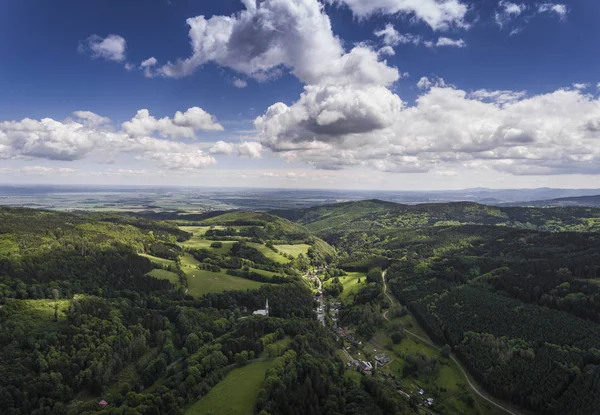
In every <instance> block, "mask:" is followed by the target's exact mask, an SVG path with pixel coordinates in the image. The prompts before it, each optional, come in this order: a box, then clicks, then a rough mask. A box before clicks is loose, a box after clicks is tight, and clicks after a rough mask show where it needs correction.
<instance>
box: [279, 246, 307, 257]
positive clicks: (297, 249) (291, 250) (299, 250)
mask: <svg viewBox="0 0 600 415" xmlns="http://www.w3.org/2000/svg"><path fill="white" fill-rule="evenodd" d="M275 248H277V250H279V251H280V252H283V253H284V254H289V255H292V256H293V257H294V258H296V257H297V256H298V255H299V254H302V255H304V256H306V254H307V253H308V248H310V245H307V244H297V245H275Z"/></svg>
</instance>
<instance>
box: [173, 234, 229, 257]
mask: <svg viewBox="0 0 600 415" xmlns="http://www.w3.org/2000/svg"><path fill="white" fill-rule="evenodd" d="M213 242H221V243H222V244H223V246H222V247H221V248H212V247H211V244H212V243H213ZM235 242H236V241H210V240H208V239H200V238H196V237H193V238H192V239H190V240H189V241H185V242H182V243H181V246H183V247H184V248H193V249H208V250H210V251H214V252H217V253H219V254H226V253H228V252H229V251H231V247H232V246H233V244H234V243H235Z"/></svg>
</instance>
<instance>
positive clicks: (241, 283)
mask: <svg viewBox="0 0 600 415" xmlns="http://www.w3.org/2000/svg"><path fill="white" fill-rule="evenodd" d="M198 264H199V262H198V261H197V260H196V259H195V258H194V257H193V256H191V255H190V254H187V253H186V254H185V255H184V256H183V257H181V269H182V270H183V272H185V275H186V276H187V281H188V289H189V291H188V295H191V296H194V297H199V296H202V295H204V294H207V293H219V292H223V291H236V290H254V289H258V288H260V286H261V285H263V283H261V282H258V281H252V280H248V279H246V278H240V277H234V276H233V275H229V274H226V273H224V272H211V271H204V270H200V269H198V268H197V266H198Z"/></svg>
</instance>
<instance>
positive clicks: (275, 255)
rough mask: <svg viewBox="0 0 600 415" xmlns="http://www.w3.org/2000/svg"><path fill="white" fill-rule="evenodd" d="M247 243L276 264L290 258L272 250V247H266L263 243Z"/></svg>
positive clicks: (285, 261) (283, 262)
mask: <svg viewBox="0 0 600 415" xmlns="http://www.w3.org/2000/svg"><path fill="white" fill-rule="evenodd" d="M247 245H248V246H251V247H252V248H254V249H257V250H259V251H260V252H261V253H262V254H263V255H264V256H266V257H267V258H269V259H271V260H273V261H275V262H277V263H278V264H287V263H288V262H290V260H289V259H288V258H286V257H284V256H283V255H281V254H278V253H277V252H275V251H273V250H272V249H269V248H267V247H266V246H265V245H263V244H257V243H255V242H248V244H247Z"/></svg>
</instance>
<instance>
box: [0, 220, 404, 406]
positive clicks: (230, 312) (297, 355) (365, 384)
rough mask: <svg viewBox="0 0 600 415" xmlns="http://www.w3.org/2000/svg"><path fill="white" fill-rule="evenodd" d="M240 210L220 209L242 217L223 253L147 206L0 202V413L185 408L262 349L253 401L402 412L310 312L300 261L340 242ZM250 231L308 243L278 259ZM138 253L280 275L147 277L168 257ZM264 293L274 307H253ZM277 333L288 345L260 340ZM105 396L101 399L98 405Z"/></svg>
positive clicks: (326, 254)
mask: <svg viewBox="0 0 600 415" xmlns="http://www.w3.org/2000/svg"><path fill="white" fill-rule="evenodd" d="M242 216H243V219H240V218H239V217H235V215H234V217H233V218H227V217H226V218H225V220H224V222H226V224H227V225H231V226H245V227H248V228H244V229H243V230H242V231H241V232H235V233H238V234H240V233H241V234H240V235H237V236H239V237H240V238H241V239H240V241H239V242H235V244H234V245H233V247H232V248H231V251H230V252H229V253H228V254H227V255H225V254H216V253H212V252H211V251H209V250H207V249H187V248H185V249H184V248H181V246H180V245H178V242H183V241H186V240H188V239H189V238H190V237H191V236H192V235H191V234H190V233H187V232H185V231H181V230H180V229H179V228H178V227H177V223H176V222H175V221H172V220H165V219H164V218H156V217H152V216H150V215H149V216H148V217H143V216H141V215H127V214H109V213H61V212H47V211H39V210H30V209H12V208H0V325H1V329H0V408H1V409H2V410H1V412H2V413H3V414H11V415H12V414H64V413H72V414H84V413H96V412H101V413H107V414H109V413H110V414H180V413H183V412H184V411H185V410H186V409H188V408H189V406H190V405H191V404H193V403H194V402H196V401H197V400H198V399H199V398H201V397H202V396H204V395H206V394H207V393H208V392H209V391H210V390H211V388H212V387H213V386H215V385H216V384H217V383H218V382H219V381H220V380H221V379H223V378H224V377H225V376H226V374H227V373H228V372H230V371H231V370H232V369H233V368H235V367H238V366H240V365H244V364H246V363H248V362H252V361H253V360H255V359H261V358H264V357H263V356H264V355H265V350H266V349H268V352H269V353H268V356H269V357H268V358H267V359H269V360H272V368H271V369H270V370H269V371H268V373H267V378H266V379H265V382H264V386H263V388H262V389H261V391H260V393H259V397H258V399H257V402H256V405H255V412H256V413H260V414H261V415H266V414H272V415H275V414H331V415H334V414H336V415H337V414H340V415H341V414H364V413H372V414H384V413H385V414H387V413H409V412H411V409H410V406H409V404H408V403H406V402H405V401H403V400H402V399H400V397H399V396H398V395H397V394H396V393H395V391H393V390H390V389H389V388H388V386H387V385H384V384H381V385H380V384H379V382H378V381H375V380H364V381H361V382H358V383H357V382H356V381H354V380H350V379H348V378H347V377H345V376H344V372H345V366H344V364H343V362H342V361H341V360H340V359H339V358H338V357H337V355H336V354H335V351H336V350H337V347H338V346H337V344H336V341H335V338H334V336H333V335H332V333H331V332H330V331H329V330H326V329H325V328H324V327H323V326H322V325H321V324H319V323H318V322H317V320H316V317H315V314H314V312H313V308H314V300H313V293H312V291H311V290H310V289H309V287H308V286H307V284H306V283H305V282H303V281H302V280H301V279H300V278H298V275H300V273H301V270H300V269H299V268H298V267H305V266H308V265H309V264H310V262H312V263H313V264H315V265H322V264H323V263H325V262H328V261H331V260H332V258H333V255H335V251H333V249H332V248H331V247H330V246H329V245H327V244H326V243H325V242H323V241H321V240H319V239H318V238H315V237H313V236H312V235H311V234H310V233H309V232H308V231H306V230H304V229H302V228H300V227H298V226H297V225H295V224H293V223H291V222H287V221H284V220H281V219H278V218H277V217H274V216H270V215H267V216H265V215H259V216H252V215H242ZM230 219H231V220H230ZM202 220H206V221H207V222H201V223H200V225H206V226H212V223H211V222H210V220H211V218H210V217H208V218H203V219H202ZM221 223H223V222H221ZM185 224H186V225H194V224H196V222H191V223H189V222H186V223H185ZM253 227H254V228H253ZM230 233H231V231H224V232H221V233H219V231H218V230H217V229H215V230H213V231H212V232H211V233H210V234H209V235H207V237H212V238H217V237H219V238H223V237H228V236H234V235H230ZM246 240H247V241H254V242H255V243H263V242H266V243H267V244H268V245H269V246H273V244H274V243H282V242H283V243H291V242H294V241H300V242H308V243H311V244H312V245H311V248H310V249H309V252H308V256H307V258H304V257H302V256H299V257H298V258H297V259H295V260H293V261H289V262H288V263H286V264H281V263H276V262H274V261H272V260H270V259H268V258H266V257H265V255H264V254H262V253H261V252H259V251H258V250H257V249H254V248H252V247H250V246H248V245H246V243H245V241H246ZM217 246H218V247H219V248H220V247H221V245H217ZM140 254H145V255H151V256H152V257H157V258H159V259H160V258H163V259H164V260H171V261H173V264H174V265H169V266H168V269H169V270H170V272H174V273H176V274H178V275H179V277H180V279H181V278H183V279H184V280H185V273H184V272H183V271H182V270H181V266H180V258H181V256H182V255H184V254H186V255H192V256H193V257H195V259H196V260H197V261H199V262H200V265H199V269H205V268H207V267H216V268H218V269H219V270H220V269H221V268H222V267H223V268H227V269H228V273H231V274H234V275H237V276H239V277H242V278H248V279H260V278H263V279H265V277H264V275H263V274H259V273H257V272H251V271H249V266H251V267H255V269H258V270H259V271H260V270H272V272H274V273H277V274H279V276H275V277H272V278H269V279H268V282H269V284H266V285H264V286H262V287H261V288H259V289H256V290H237V291H226V292H222V293H208V294H206V295H203V296H197V297H192V296H189V295H186V294H185V292H184V288H185V286H186V285H185V284H175V283H174V282H172V281H169V280H168V279H161V278H155V277H152V276H150V275H149V273H150V272H151V271H152V270H155V269H163V268H161V266H160V265H159V264H157V263H156V262H155V261H152V260H151V259H149V257H148V256H141V255H140ZM303 261H306V263H304V262H303ZM265 281H267V279H265ZM266 299H268V300H269V304H270V314H269V317H268V318H265V317H261V316H252V310H256V309H259V308H262V307H263V305H264V303H265V300H266ZM283 338H286V339H290V341H289V344H288V345H287V346H286V347H285V348H283V349H282V348H281V347H270V348H269V346H270V345H271V344H274V342H277V341H279V340H281V339H283ZM100 398H102V399H103V400H105V401H107V402H108V403H109V405H108V406H106V407H105V408H102V407H101V406H99V405H98V400H99V399H100Z"/></svg>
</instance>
